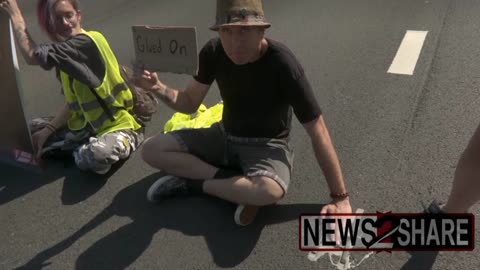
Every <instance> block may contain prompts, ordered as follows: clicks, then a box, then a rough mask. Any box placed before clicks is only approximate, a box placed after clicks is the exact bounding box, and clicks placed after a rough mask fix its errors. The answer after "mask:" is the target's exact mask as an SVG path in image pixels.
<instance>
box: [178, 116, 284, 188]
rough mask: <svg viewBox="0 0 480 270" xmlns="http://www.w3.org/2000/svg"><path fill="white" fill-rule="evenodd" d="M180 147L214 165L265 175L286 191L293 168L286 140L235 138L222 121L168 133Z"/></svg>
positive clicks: (254, 174)
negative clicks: (226, 130) (209, 125)
mask: <svg viewBox="0 0 480 270" xmlns="http://www.w3.org/2000/svg"><path fill="white" fill-rule="evenodd" d="M169 134H171V135H172V136H173V137H174V138H175V139H176V140H177V141H178V142H179V144H180V145H181V147H182V150H183V151H185V152H188V153H190V154H192V155H194V156H196V157H198V158H200V159H201V160H203V161H205V162H207V163H209V164H211V165H213V166H217V167H225V168H230V169H239V170H241V171H242V172H243V174H244V175H245V176H247V177H254V176H266V177H269V178H271V179H273V180H275V181H276V182H277V183H278V184H279V185H280V186H281V187H282V188H283V190H284V192H285V193H286V192H287V190H288V185H289V183H290V177H291V174H292V169H293V151H292V149H291V147H290V145H289V143H288V141H287V140H286V139H271V138H247V137H235V136H232V135H229V134H227V133H226V132H225V130H224V128H223V125H222V124H221V123H216V124H214V125H212V126H211V127H210V128H200V129H182V130H177V131H173V132H170V133H169Z"/></svg>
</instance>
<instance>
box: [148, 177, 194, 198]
mask: <svg viewBox="0 0 480 270" xmlns="http://www.w3.org/2000/svg"><path fill="white" fill-rule="evenodd" d="M188 194H190V191H189V189H188V186H187V180H185V179H183V178H180V177H177V176H173V175H166V176H163V177H161V178H159V179H158V180H157V181H155V183H153V185H152V186H151V187H150V188H149V189H148V192H147V200H148V201H149V202H152V203H157V202H160V201H161V200H163V199H166V198H170V197H174V196H179V195H188Z"/></svg>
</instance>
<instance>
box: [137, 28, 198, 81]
mask: <svg viewBox="0 0 480 270" xmlns="http://www.w3.org/2000/svg"><path fill="white" fill-rule="evenodd" d="M132 32H133V43H134V47H135V57H136V61H137V63H139V64H142V65H144V67H145V69H147V70H151V71H162V72H173V73H185V74H191V75H196V74H197V71H198V56H197V36H196V29H195V27H153V26H132Z"/></svg>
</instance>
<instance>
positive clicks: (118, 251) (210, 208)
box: [17, 173, 323, 269]
mask: <svg viewBox="0 0 480 270" xmlns="http://www.w3.org/2000/svg"><path fill="white" fill-rule="evenodd" d="M161 176H162V174H161V173H155V174H152V175H150V176H147V177H145V178H143V179H141V180H140V181H138V182H137V183H135V184H133V185H131V186H129V187H127V188H125V189H124V190H122V191H121V192H119V193H118V194H117V195H116V196H115V198H114V200H113V202H112V204H111V205H109V206H108V207H107V208H105V209H104V210H103V211H102V212H101V213H99V214H98V215H97V216H96V217H94V218H93V219H92V220H90V221H89V222H88V223H87V224H85V225H84V226H82V227H81V228H80V229H79V230H78V231H77V232H75V233H74V234H72V235H71V236H69V237H68V238H66V239H64V240H63V241H61V242H59V243H57V244H55V245H54V246H52V247H50V248H48V249H46V250H44V251H42V252H40V253H39V254H37V255H36V256H35V257H34V258H32V259H31V260H30V261H29V262H28V263H26V264H25V265H23V266H21V267H19V268H17V269H39V268H41V267H42V266H45V265H46V264H47V263H46V262H47V261H48V260H49V259H50V258H52V257H54V256H56V255H57V254H59V253H61V252H63V251H65V250H66V249H68V248H69V247H70V246H72V245H73V244H74V243H75V242H76V241H77V240H78V239H80V238H81V237H83V236H84V235H86V234H87V233H89V232H90V231H92V230H94V229H95V228H97V227H98V226H100V225H101V224H102V223H103V222H105V221H107V220H108V219H110V218H111V217H113V216H126V217H129V218H130V219H131V220H132V222H131V223H129V224H126V225H124V226H122V227H121V228H119V229H117V230H116V231H114V232H112V233H110V234H109V235H107V236H106V237H104V238H102V239H99V240H98V241H97V242H95V243H94V244H93V245H92V246H91V247H89V248H88V249H87V250H86V251H84V252H83V253H82V254H81V255H80V256H79V258H78V259H77V261H76V267H75V268H76V269H124V268H126V267H128V266H129V265H131V264H132V263H133V262H134V261H135V260H136V259H137V258H139V257H140V256H141V255H142V253H143V252H144V251H145V250H146V249H147V248H148V247H149V245H150V243H151V241H152V239H153V236H154V234H155V233H157V232H158V231H160V230H161V229H169V230H176V231H180V232H182V233H184V234H186V235H190V236H203V237H204V238H205V240H206V242H207V245H208V247H209V249H210V251H211V253H212V257H213V259H214V261H215V263H216V264H217V265H218V266H220V267H225V268H227V267H233V266H236V265H238V264H240V263H241V262H242V261H244V260H245V259H246V258H247V257H248V256H249V255H250V253H251V252H252V250H253V248H254V247H255V245H256V243H257V241H258V239H259V237H260V234H261V231H262V230H263V228H264V227H265V226H266V225H270V224H276V223H282V222H287V221H291V220H297V219H298V217H299V215H300V214H302V213H306V212H308V213H312V212H319V211H320V209H321V208H322V206H323V205H321V204H292V205H275V206H269V207H264V208H262V209H261V211H260V212H259V215H258V217H257V219H256V221H255V223H254V224H252V225H250V226H246V227H239V226H237V225H235V224H234V222H233V212H234V209H235V205H233V204H230V203H228V202H225V201H222V200H219V199H215V198H212V197H208V196H194V197H188V198H174V199H171V200H167V201H164V202H162V203H161V204H158V205H153V204H150V203H148V201H147V200H146V196H145V194H146V192H147V190H148V188H149V187H150V185H151V184H152V183H153V182H154V181H155V180H156V179H158V178H159V177H161ZM232 243H235V244H234V245H232ZM169 244H170V243H165V245H163V246H164V247H165V248H166V249H168V246H169ZM157 252H158V253H159V254H161V253H162V250H158V251H157Z"/></svg>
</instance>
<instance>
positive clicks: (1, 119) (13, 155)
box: [0, 12, 35, 166]
mask: <svg viewBox="0 0 480 270" xmlns="http://www.w3.org/2000/svg"><path fill="white" fill-rule="evenodd" d="M18 72H19V68H18V61H17V54H16V50H15V41H14V37H13V33H12V31H11V28H10V22H9V18H8V16H7V15H6V14H5V12H0V82H1V84H0V92H1V93H2V98H0V127H2V131H1V132H0V161H3V162H8V163H11V164H16V163H18V165H20V166H23V165H24V164H31V165H33V164H35V163H34V161H33V160H32V159H31V157H32V155H31V154H30V153H33V146H32V140H31V136H30V130H29V127H28V123H27V120H26V117H25V111H24V109H23V102H22V97H21V92H20V89H21V86H20V80H19V78H18V76H17V73H18ZM19 151H20V152H19ZM20 163H22V164H20Z"/></svg>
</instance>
